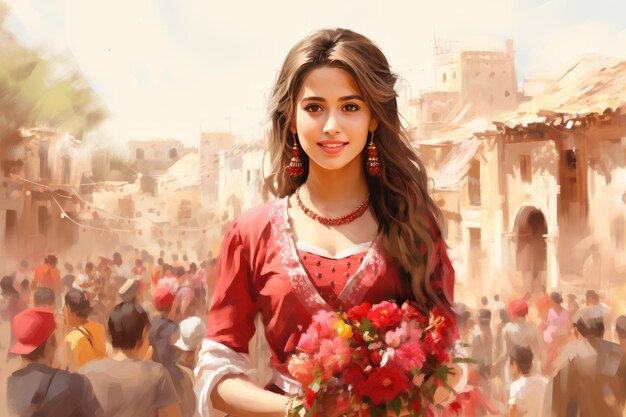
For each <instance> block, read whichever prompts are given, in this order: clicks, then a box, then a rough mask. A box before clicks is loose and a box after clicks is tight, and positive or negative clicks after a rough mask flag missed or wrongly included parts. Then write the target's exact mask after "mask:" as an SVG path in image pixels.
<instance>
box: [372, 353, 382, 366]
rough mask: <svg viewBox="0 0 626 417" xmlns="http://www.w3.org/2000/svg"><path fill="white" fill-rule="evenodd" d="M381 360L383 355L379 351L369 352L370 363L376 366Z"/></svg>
mask: <svg viewBox="0 0 626 417" xmlns="http://www.w3.org/2000/svg"><path fill="white" fill-rule="evenodd" d="M382 360H383V357H382V355H381V354H380V352H378V351H377V350H374V351H372V353H370V361H371V362H372V365H374V366H378V365H380V362H381V361H382Z"/></svg>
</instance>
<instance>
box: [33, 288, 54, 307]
mask: <svg viewBox="0 0 626 417" xmlns="http://www.w3.org/2000/svg"><path fill="white" fill-rule="evenodd" d="M33 305H34V306H35V307H46V308H49V309H50V311H52V312H55V309H56V305H57V300H56V295H55V294H54V291H53V290H52V288H48V287H39V288H37V289H36V290H35V291H34V292H33Z"/></svg>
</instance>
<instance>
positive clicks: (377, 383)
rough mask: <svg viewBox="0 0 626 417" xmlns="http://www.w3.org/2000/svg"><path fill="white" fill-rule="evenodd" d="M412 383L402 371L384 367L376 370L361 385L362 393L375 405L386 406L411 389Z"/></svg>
mask: <svg viewBox="0 0 626 417" xmlns="http://www.w3.org/2000/svg"><path fill="white" fill-rule="evenodd" d="M410 386H411V382H410V381H409V379H408V378H407V377H406V375H404V373H402V372H401V371H399V370H397V369H395V368H390V367H382V368H375V369H374V370H373V371H372V373H370V374H369V376H368V377H367V379H366V380H365V381H363V384H362V385H361V393H362V395H364V396H367V397H369V399H370V400H371V401H372V402H373V403H374V404H384V403H386V402H388V401H391V400H393V399H394V398H396V397H397V396H398V395H400V394H402V392H404V391H406V390H407V389H409V387H410Z"/></svg>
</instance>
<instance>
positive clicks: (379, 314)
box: [367, 301, 402, 329]
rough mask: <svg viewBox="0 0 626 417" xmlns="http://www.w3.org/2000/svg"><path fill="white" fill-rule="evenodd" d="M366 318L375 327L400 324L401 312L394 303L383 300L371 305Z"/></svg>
mask: <svg viewBox="0 0 626 417" xmlns="http://www.w3.org/2000/svg"><path fill="white" fill-rule="evenodd" d="M367 318H368V319H369V320H370V321H371V322H372V324H373V325H374V326H375V327H376V328H378V329H381V328H383V327H391V326H397V325H398V324H400V321H402V312H401V311H400V309H399V308H398V306H397V305H396V304H394V303H390V302H388V301H383V302H382V303H379V304H376V305H374V306H372V310H371V311H370V312H369V313H368V314H367Z"/></svg>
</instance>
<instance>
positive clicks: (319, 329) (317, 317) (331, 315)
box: [307, 310, 339, 339]
mask: <svg viewBox="0 0 626 417" xmlns="http://www.w3.org/2000/svg"><path fill="white" fill-rule="evenodd" d="M337 320H339V316H337V313H335V312H334V311H326V310H320V311H318V312H317V313H315V314H314V315H313V321H312V323H311V326H310V327H309V330H312V331H314V332H315V333H317V336H318V337H319V338H320V339H326V338H329V337H333V336H335V333H336V330H335V327H336V326H335V324H336V323H337ZM307 333H308V331H307Z"/></svg>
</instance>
